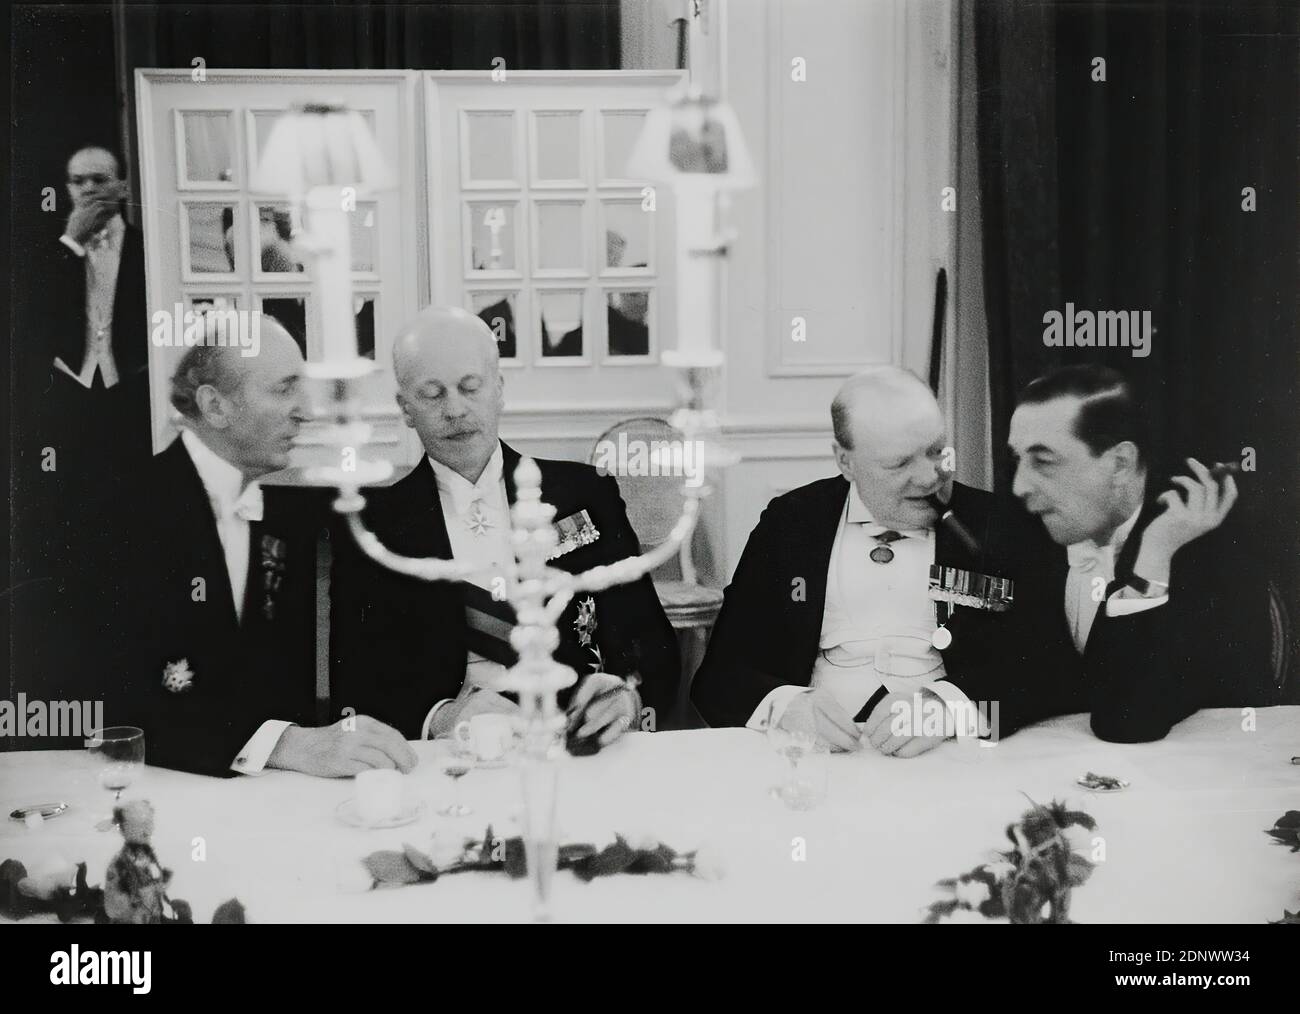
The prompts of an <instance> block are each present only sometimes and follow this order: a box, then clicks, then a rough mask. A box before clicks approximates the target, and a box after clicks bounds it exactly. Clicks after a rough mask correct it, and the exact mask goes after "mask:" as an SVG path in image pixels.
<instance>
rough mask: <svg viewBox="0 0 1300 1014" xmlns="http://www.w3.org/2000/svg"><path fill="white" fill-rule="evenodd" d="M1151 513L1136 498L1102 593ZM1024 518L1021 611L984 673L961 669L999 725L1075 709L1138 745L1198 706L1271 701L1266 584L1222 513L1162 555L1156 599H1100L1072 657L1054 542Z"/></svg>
mask: <svg viewBox="0 0 1300 1014" xmlns="http://www.w3.org/2000/svg"><path fill="white" fill-rule="evenodd" d="M1161 509H1162V508H1161V506H1160V505H1159V504H1158V503H1157V502H1156V501H1154V500H1152V501H1149V502H1148V503H1147V504H1145V505H1144V507H1143V509H1142V512H1141V513H1140V514H1139V515H1138V520H1137V522H1136V523H1135V524H1134V527H1133V531H1132V533H1131V534H1130V536H1129V538H1128V539H1127V540H1126V542H1125V544H1124V547H1123V549H1122V550H1121V551H1120V555H1119V558H1118V559H1117V560H1116V561H1115V574H1116V579H1115V580H1114V581H1113V582H1111V584H1110V586H1109V587H1108V588H1107V589H1106V595H1107V597H1109V595H1110V594H1111V593H1113V592H1115V591H1118V590H1119V589H1120V588H1121V587H1122V586H1123V584H1124V582H1125V580H1126V579H1127V576H1128V575H1130V574H1132V572H1133V562H1134V560H1135V559H1136V557H1137V553H1138V550H1139V548H1140V547H1141V541H1142V536H1143V533H1144V532H1145V531H1146V528H1147V526H1148V525H1149V524H1150V523H1151V521H1152V520H1153V519H1154V518H1155V517H1156V516H1158V514H1159V513H1160V511H1161ZM1036 524H1037V526H1038V528H1039V530H1040V533H1041V537H1040V538H1039V539H1038V540H1037V543H1036V545H1037V547H1038V549H1037V550H1036V552H1035V553H1034V558H1031V559H1029V560H1027V561H1026V565H1025V568H1024V571H1025V572H1024V573H1023V575H1022V580H1021V582H1020V587H1021V588H1023V591H1024V594H1023V596H1019V595H1018V596H1017V597H1018V600H1019V601H1018V603H1017V605H1018V607H1022V608H1018V609H1017V610H1016V611H1015V615H1014V617H1013V619H1014V621H1015V628H1016V629H1015V634H1014V636H1013V637H1012V638H1010V639H1009V640H1008V641H1007V642H1006V644H1005V648H1006V649H1007V652H1006V654H1005V657H1004V658H1003V659H1002V660H1001V661H1000V662H999V664H998V666H997V667H996V669H995V670H991V671H985V670H978V671H976V672H973V673H970V674H968V676H967V681H966V682H967V684H968V685H967V686H965V687H964V689H966V691H967V692H968V693H972V692H973V693H974V694H979V695H992V694H999V695H1001V698H1002V700H1003V708H1002V717H1003V728H1004V731H1005V729H1006V727H1007V725H1008V722H1009V723H1010V724H1011V726H1013V727H1015V726H1019V725H1023V724H1026V723H1028V722H1033V721H1038V720H1040V719H1043V718H1048V717H1051V716H1053V715H1061V714H1073V713H1077V712H1085V711H1086V712H1090V713H1091V725H1092V731H1093V732H1094V733H1095V734H1096V735H1097V737H1098V738H1100V739H1104V740H1108V741H1111V742H1120V743H1141V742H1149V741H1152V740H1158V739H1162V738H1164V736H1166V735H1167V734H1168V732H1169V730H1170V729H1171V728H1172V727H1173V726H1174V725H1175V724H1177V723H1178V722H1180V721H1182V720H1183V719H1184V718H1186V717H1187V716H1189V715H1191V714H1192V713H1193V712H1195V711H1197V710H1198V709H1200V708H1211V707H1244V706H1264V705H1268V704H1274V703H1277V702H1278V701H1277V698H1278V697H1279V694H1278V692H1277V690H1276V688H1275V686H1274V684H1273V682H1272V678H1271V669H1270V661H1269V643H1270V642H1269V638H1270V631H1269V623H1268V598H1267V587H1266V585H1265V583H1264V582H1263V581H1262V580H1260V578H1259V575H1260V574H1261V573H1263V570H1264V568H1262V567H1260V566H1258V565H1257V564H1254V563H1252V562H1250V560H1249V557H1248V556H1247V555H1245V554H1244V549H1243V545H1242V540H1241V539H1240V537H1239V534H1238V533H1237V532H1236V531H1235V523H1234V520H1230V521H1229V522H1226V523H1225V524H1224V526H1222V527H1221V528H1220V529H1218V530H1216V531H1214V532H1211V533H1209V534H1208V535H1205V536H1203V537H1201V538H1199V539H1196V540H1195V541H1193V542H1191V543H1189V544H1187V545H1186V546H1184V547H1183V548H1182V549H1180V550H1179V551H1178V552H1177V553H1176V554H1175V555H1174V559H1173V564H1172V567H1171V574H1170V586H1171V592H1170V597H1169V601H1168V602H1167V603H1165V604H1164V605H1162V606H1156V607H1154V608H1151V609H1148V610H1145V611H1143V612H1139V613H1135V614H1132V615H1129V616H1108V615H1107V613H1106V604H1105V603H1104V602H1102V603H1100V604H1099V605H1098V609H1097V616H1096V619H1095V620H1094V622H1093V626H1092V629H1091V630H1090V631H1089V634H1088V640H1087V643H1086V644H1085V645H1084V650H1083V652H1082V653H1080V652H1079V651H1078V650H1077V649H1076V648H1075V646H1074V641H1073V639H1072V638H1071V636H1070V629H1069V624H1068V621H1067V619H1066V615H1065V581H1066V576H1067V574H1068V572H1069V564H1068V562H1067V556H1066V552H1065V549H1064V548H1063V547H1061V546H1057V545H1055V544H1054V543H1050V542H1049V541H1048V540H1047V539H1046V533H1045V532H1043V531H1042V528H1041V523H1037V522H1036ZM1044 547H1046V548H1044ZM1008 710H1009V711H1010V714H1008Z"/></svg>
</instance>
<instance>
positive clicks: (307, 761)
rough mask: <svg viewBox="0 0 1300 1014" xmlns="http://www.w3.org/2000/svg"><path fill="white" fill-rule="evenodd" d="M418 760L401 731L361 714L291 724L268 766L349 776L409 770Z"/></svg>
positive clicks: (330, 776)
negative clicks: (314, 724) (316, 724)
mask: <svg viewBox="0 0 1300 1014" xmlns="http://www.w3.org/2000/svg"><path fill="white" fill-rule="evenodd" d="M416 763H417V758H416V756H415V751H414V750H412V749H411V745H410V744H409V743H407V742H406V739H405V738H404V737H403V736H402V734H401V733H400V732H398V731H397V730H396V729H394V728H393V727H392V726H390V725H385V724H384V723H383V722H380V721H378V720H376V719H374V718H369V717H367V716H365V715H358V716H357V717H356V718H345V719H343V720H341V721H338V722H335V723H334V724H333V725H327V726H325V727H324V728H320V729H304V728H302V727H301V726H297V725H291V726H289V728H287V729H285V730H284V735H282V736H281V737H280V741H279V742H278V743H277V744H276V745H275V749H274V750H273V751H272V752H271V756H270V758H269V759H268V760H267V762H266V766H267V767H269V768H280V769H282V770H285V771H301V772H302V773H303V774H308V775H318V776H320V777H323V778H348V777H350V776H352V775H355V774H356V773H357V772H358V771H367V770H369V769H371V768H397V770H399V771H402V772H407V771H410V770H411V769H412V768H413V767H415V765H416Z"/></svg>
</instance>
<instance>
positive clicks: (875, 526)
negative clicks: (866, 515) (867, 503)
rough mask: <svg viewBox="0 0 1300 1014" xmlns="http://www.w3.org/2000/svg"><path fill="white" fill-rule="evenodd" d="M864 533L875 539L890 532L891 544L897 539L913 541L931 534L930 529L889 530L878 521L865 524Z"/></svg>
mask: <svg viewBox="0 0 1300 1014" xmlns="http://www.w3.org/2000/svg"><path fill="white" fill-rule="evenodd" d="M863 531H865V532H866V533H867V534H868V535H869V536H871V537H872V538H873V539H874V538H876V537H877V536H879V535H884V534H885V533H886V532H889V533H891V535H890V541H891V542H892V541H894V539H896V538H900V539H905V538H909V537H910V538H913V539H924V538H925V537H926V536H927V535H929V534H930V529H928V528H887V527H886V526H884V525H882V524H881V523H880V522H878V521H867V522H865V523H864V527H863Z"/></svg>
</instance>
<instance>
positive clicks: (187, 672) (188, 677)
mask: <svg viewBox="0 0 1300 1014" xmlns="http://www.w3.org/2000/svg"><path fill="white" fill-rule="evenodd" d="M162 681H163V686H164V687H166V688H167V689H168V690H170V691H171V692H172V693H174V694H179V693H181V692H182V691H185V690H188V689H189V688H190V686H191V685H192V684H193V683H194V671H193V670H192V669H191V668H190V662H189V659H186V658H183V659H181V660H180V661H179V662H168V663H167V664H166V665H165V666H163V679H162Z"/></svg>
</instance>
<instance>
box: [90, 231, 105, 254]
mask: <svg viewBox="0 0 1300 1014" xmlns="http://www.w3.org/2000/svg"><path fill="white" fill-rule="evenodd" d="M108 243H109V230H108V229H100V230H99V232H97V233H95V235H93V236H91V237H90V239H88V240H86V242H85V249H87V250H99V249H101V248H102V247H107V246H108Z"/></svg>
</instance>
